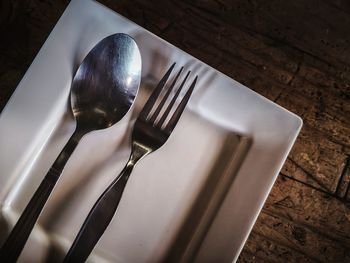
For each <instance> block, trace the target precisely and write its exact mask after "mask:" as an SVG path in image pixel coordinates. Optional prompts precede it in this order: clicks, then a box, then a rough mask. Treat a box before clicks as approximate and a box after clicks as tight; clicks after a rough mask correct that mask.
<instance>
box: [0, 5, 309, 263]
mask: <svg viewBox="0 0 350 263" xmlns="http://www.w3.org/2000/svg"><path fill="white" fill-rule="evenodd" d="M118 32H122V33H127V34H129V35H130V36H132V37H133V38H134V39H135V40H136V42H137V44H138V46H139V48H140V51H141V56H142V72H143V74H142V85H141V88H140V92H139V94H138V98H137V100H136V103H135V105H134V107H133V109H132V110H131V111H130V112H129V113H128V114H127V116H125V118H124V119H123V120H122V121H121V122H119V123H118V124H116V125H114V126H113V127H111V128H109V129H106V130H102V131H98V132H92V133H91V134H88V135H87V136H85V137H84V138H83V139H82V141H81V143H80V144H79V146H78V147H77V149H76V151H75V152H74V153H73V155H72V156H71V159H70V160H69V162H68V163H67V166H66V167H65V169H64V171H63V174H62V176H61V178H60V180H59V182H58V184H57V186H56V187H55V189H54V192H53V194H52V196H51V197H50V199H49V200H48V203H47V204H46V206H45V209H44V211H43V213H42V215H41V216H40V219H39V224H37V226H36V227H35V229H34V231H33V232H32V235H31V236H30V239H29V241H28V242H27V244H26V247H25V249H24V251H23V253H22V255H21V257H20V261H23V262H28V261H35V262H40V261H50V262H51V261H59V260H60V259H61V258H62V257H63V256H64V253H65V251H67V249H68V248H69V246H70V244H71V242H72V240H73V239H74V237H75V235H76V234H77V232H78V230H79V228H80V226H81V224H82V222H83V220H84V218H85V217H86V215H87V213H88V211H89V210H90V208H91V207H92V205H93V203H94V202H95V200H96V199H97V198H98V196H99V195H100V194H101V193H102V191H103V190H104V189H105V187H106V186H107V185H108V184H109V183H110V182H111V180H112V179H113V178H114V177H115V176H116V175H117V174H118V173H119V172H120V171H121V169H122V167H123V165H124V164H125V162H126V161H127V158H128V155H129V153H130V149H129V137H130V133H131V130H132V125H131V124H132V122H133V120H135V118H136V116H137V113H138V111H139V110H140V108H141V107H142V105H143V103H144V101H145V99H146V98H147V95H148V94H149V93H150V90H151V89H152V88H153V87H154V86H155V85H156V83H157V81H158V80H159V79H160V78H161V77H162V75H163V74H164V72H165V71H166V69H167V68H168V67H169V66H170V65H171V64H172V63H173V62H177V66H178V67H180V66H181V65H184V66H185V69H186V70H187V69H189V70H191V71H192V76H194V75H198V76H199V81H198V82H197V86H196V89H195V91H194V94H193V95H192V98H191V100H190V102H189V105H188V108H187V110H186V111H185V112H184V114H183V116H182V118H181V120H180V122H179V124H178V126H177V128H176V129H175V130H174V132H173V134H172V135H171V137H170V139H169V141H168V142H167V144H166V145H164V146H163V147H162V148H160V149H159V150H157V151H156V152H154V153H153V154H151V155H150V156H148V157H147V158H145V159H144V160H142V162H140V164H139V165H138V166H136V167H135V169H134V171H133V174H132V176H131V177H130V180H129V182H128V185H127V187H126V189H125V193H124V196H123V199H122V201H121V203H120V205H119V207H118V210H117V214H116V215H115V217H114V219H113V221H112V222H111V224H110V225H109V227H108V228H107V230H106V232H105V234H104V235H103V237H102V238H101V239H100V241H99V242H98V244H97V246H96V247H95V249H94V251H93V254H92V255H91V256H90V257H89V261H91V262H94V261H96V262H109V261H112V262H159V261H164V260H165V261H167V262H170V261H173V262H188V261H190V262H232V261H235V260H236V259H237V258H238V255H239V253H240V251H241V249H242V247H243V245H244V243H245V240H246V239H247V237H248V235H249V232H250V230H251V229H252V227H253V224H254V222H255V220H256V218H257V216H258V214H259V212H260V210H261V208H262V206H263V204H264V202H265V200H266V198H267V196H268V194H269V191H270V189H271V188H272V185H273V183H274V181H275V179H276V177H277V175H278V173H279V171H280V169H281V167H282V165H283V163H284V161H285V159H286V157H287V155H288V153H289V151H290V149H291V147H292V145H293V143H294V141H295V139H296V137H297V135H298V133H299V131H300V128H301V126H302V121H301V119H300V118H299V117H298V116H296V115H294V114H293V113H290V112H288V111H287V110H285V109H283V108H281V107H280V106H278V105H276V104H274V103H273V102H271V101H269V100H267V99H265V98H264V97H262V96H260V95H258V94H257V93H255V92H253V91H251V90H249V89H248V88H246V87H244V86H243V85H241V84H239V83H238V82H236V81H234V80H232V79H230V78H228V77H227V76H225V75H223V74H222V73H220V72H218V71H216V70H215V69H213V68H211V67H209V66H208V65H206V64H205V63H203V62H201V61H199V60H197V59H196V58H194V57H192V56H190V55H188V54H187V53H185V52H183V51H181V50H179V49H178V48H176V47H174V46H172V45H171V44H169V43H167V42H165V41H164V40H162V39H160V38H158V37H157V36H155V35H153V34H152V33H150V32H148V31H146V30H145V29H143V28H141V27H140V26H138V25H136V24H134V23H133V22H131V21H129V20H127V19H125V18H124V17H122V16H120V15H118V14H117V13H115V12H113V11H111V10H110V9H108V8H106V7H104V6H102V5H101V4H99V3H97V2H95V1H91V0H88V1H87V0H73V1H71V3H70V4H69V6H68V7H67V9H66V11H65V12H64V14H63V15H62V17H61V18H60V20H59V21H58V23H57V25H56V26H55V28H54V29H53V31H52V33H51V34H50V36H49V37H48V39H47V40H46V42H45V44H44V45H43V47H42V48H41V50H40V52H39V53H38V55H37V56H36V58H35V60H34V61H33V63H32V65H31V66H30V68H29V69H28V71H27V72H26V74H25V76H24V77H23V79H22V81H21V82H20V84H19V85H18V87H17V89H16V91H15V92H14V94H13V95H12V97H11V99H10V100H9V102H8V104H7V105H6V107H5V109H4V110H3V112H2V114H1V116H0V145H1V149H0V167H1V172H2V173H1V175H0V201H1V211H2V212H1V217H0V219H1V220H0V223H1V228H0V231H1V232H0V233H1V238H2V239H1V240H0V242H3V241H4V237H6V232H9V231H10V229H11V227H12V226H13V225H14V223H15V222H16V220H17V218H18V216H19V214H20V213H21V212H22V210H23V209H24V207H25V206H26V204H27V202H28V200H29V198H30V197H31V196H32V194H33V193H34V191H35V190H36V188H37V186H38V185H39V183H40V181H41V180H42V178H43V177H44V176H45V174H46V172H47V171H48V169H49V167H50V166H51V164H52V163H53V161H54V160H55V157H56V156H57V155H58V153H59V152H60V150H61V149H62V148H63V146H64V144H65V143H66V142H67V140H68V138H69V137H70V135H71V134H72V132H73V126H74V122H73V120H72V116H71V114H70V113H69V110H68V109H69V102H68V98H69V90H70V84H71V81H72V78H73V76H74V72H75V70H76V69H77V67H78V65H79V63H80V62H81V61H82V60H83V58H84V57H85V55H86V54H87V53H88V52H89V50H91V48H92V47H93V46H94V45H95V44H96V43H98V42H99V41H100V40H101V39H103V38H104V37H106V36H108V35H111V34H114V33H118ZM33 249H35V251H36V253H34V254H35V255H33V253H32V251H33Z"/></svg>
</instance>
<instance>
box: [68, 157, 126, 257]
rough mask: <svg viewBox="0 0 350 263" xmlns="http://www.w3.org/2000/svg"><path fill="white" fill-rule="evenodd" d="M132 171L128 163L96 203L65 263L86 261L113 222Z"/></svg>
mask: <svg viewBox="0 0 350 263" xmlns="http://www.w3.org/2000/svg"><path fill="white" fill-rule="evenodd" d="M132 169H133V164H132V163H131V162H128V163H127V165H126V166H125V167H124V169H123V170H122V171H121V173H120V174H119V175H118V177H117V178H116V179H114V181H113V182H112V183H111V184H110V185H109V186H108V188H107V189H106V190H105V191H104V192H103V194H102V195H101V196H100V197H99V199H98V200H97V201H96V203H95V204H94V206H93V207H92V209H91V210H90V212H89V215H88V216H87V218H86V219H85V221H84V224H83V225H82V227H81V228H80V230H79V233H78V235H77V236H76V238H75V240H74V242H73V244H72V246H71V247H70V249H69V251H68V253H67V255H66V257H65V258H64V262H65V263H70V262H72V263H73V262H74V263H76V262H85V261H86V259H87V258H88V256H89V255H90V253H91V251H92V250H93V249H94V247H95V245H96V243H97V242H98V240H99V239H100V237H101V236H102V235H103V233H104V232H105V230H106V228H107V226H108V225H109V223H110V222H111V220H112V218H113V216H114V214H115V211H116V210H117V207H118V204H119V202H120V199H121V197H122V195H123V192H124V188H125V185H126V183H127V181H128V179H129V176H130V174H131V171H132Z"/></svg>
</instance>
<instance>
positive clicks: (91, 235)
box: [64, 63, 198, 263]
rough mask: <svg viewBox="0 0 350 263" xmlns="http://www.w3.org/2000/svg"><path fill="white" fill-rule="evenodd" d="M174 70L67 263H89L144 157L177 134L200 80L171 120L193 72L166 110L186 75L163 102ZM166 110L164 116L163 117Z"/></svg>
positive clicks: (141, 119)
mask: <svg viewBox="0 0 350 263" xmlns="http://www.w3.org/2000/svg"><path fill="white" fill-rule="evenodd" d="M174 67H175V63H174V64H173V65H172V66H171V67H170V68H169V69H168V71H167V72H166V73H165V75H164V76H163V78H162V79H161V80H160V81H159V83H158V85H157V87H156V88H155V89H154V91H153V92H152V94H151V95H150V97H149V99H148V100H147V102H146V104H145V105H144V107H143V109H142V110H141V112H140V114H139V116H138V118H137V119H136V122H135V124H134V128H133V132H132V140H131V146H132V147H131V149H132V150H131V154H130V158H129V160H128V162H127V164H126V165H125V167H124V169H123V170H122V171H121V173H120V174H119V175H118V176H117V177H116V179H114V181H113V182H112V183H111V184H110V185H109V186H108V188H107V189H106V190H105V191H104V192H103V194H102V195H101V196H100V197H99V199H98V200H97V201H96V203H95V204H94V206H93V207H92V209H91V210H90V212H89V214H88V216H87V218H86V219H85V222H84V223H83V225H82V227H81V228H80V230H79V233H78V235H77V236H76V238H75V240H74V242H73V244H72V246H71V248H70V249H69V251H68V253H67V255H66V257H65V259H64V262H66V263H67V262H85V260H86V259H87V258H88V256H89V254H90V253H91V251H92V250H93V248H94V247H95V245H96V243H97V242H98V240H99V239H100V237H101V236H102V234H103V233H104V231H105V230H106V228H107V226H108V225H109V223H110V221H111V220H112V218H113V216H114V214H115V211H116V210H117V207H118V204H119V202H120V200H121V197H122V194H123V191H124V188H125V185H126V183H127V181H128V178H129V176H130V174H131V172H132V170H133V167H134V166H135V165H136V163H137V162H138V161H140V160H141V159H142V158H143V157H145V156H146V155H148V154H150V153H151V152H154V151H156V150H157V149H159V148H160V147H161V146H162V145H164V144H165V142H166V141H167V140H168V138H169V136H170V134H171V133H172V131H173V130H174V128H175V126H176V124H177V122H178V121H179V119H180V117H181V114H182V112H183V111H184V109H185V107H186V104H187V102H188V100H189V99H190V96H191V94H192V91H193V89H194V87H195V85H196V81H197V78H198V76H196V77H195V78H194V80H193V82H192V83H191V85H190V87H189V88H188V90H187V92H186V94H185V95H184V97H183V98H182V100H181V101H180V102H179V104H178V106H177V108H176V110H174V112H173V113H172V115H171V117H170V116H169V114H170V112H171V111H172V109H173V108H174V105H175V102H176V100H177V98H178V96H179V94H180V92H181V90H182V88H183V86H184V85H185V83H186V81H187V79H188V76H189V75H190V71H188V72H187V74H186V76H185V77H184V79H183V80H182V82H181V84H180V86H179V88H178V89H177V91H176V92H175V94H174V95H173V97H172V98H171V100H170V102H169V103H168V106H167V107H166V108H165V104H166V103H167V102H168V97H169V95H170V94H171V92H172V90H173V89H174V86H175V84H176V82H177V80H178V78H179V76H180V75H181V72H182V71H183V67H182V68H181V69H180V70H179V72H178V73H177V74H176V76H175V78H174V79H173V81H172V83H171V84H170V86H169V88H168V89H167V90H166V92H165V95H164V96H163V98H160V94H161V92H162V90H163V88H164V87H165V84H166V82H167V80H168V79H169V76H170V74H171V72H172V70H173V69H174ZM164 90H165V89H164ZM158 100H160V102H159V104H158V106H156V102H157V101H158ZM154 107H155V110H154V112H153V113H152V109H153V108H154ZM162 110H163V113H162V114H160V113H161V111H162ZM151 113H152V114H151ZM168 116H169V118H168ZM168 119H169V120H168ZM167 120H168V121H167ZM166 121H167V122H166Z"/></svg>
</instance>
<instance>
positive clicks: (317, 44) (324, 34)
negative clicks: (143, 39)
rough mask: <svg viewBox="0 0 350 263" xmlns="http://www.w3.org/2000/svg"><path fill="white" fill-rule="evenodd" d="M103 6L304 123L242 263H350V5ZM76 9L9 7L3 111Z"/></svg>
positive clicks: (322, 0) (5, 6)
mask: <svg viewBox="0 0 350 263" xmlns="http://www.w3.org/2000/svg"><path fill="white" fill-rule="evenodd" d="M100 2H101V3H103V4H105V5H107V6H108V7H110V8H112V9H114V10H115V11H117V12H119V13H120V14H122V15H124V16H125V17H127V18H129V19H131V20H132V21H134V22H136V23H137V24H139V25H141V26H143V27H144V28H146V29H148V30H149V31H151V32H153V33H155V34H157V35H159V36H160V37H162V38H164V39H165V40H167V41H169V42H170V43H172V44H174V45H176V46H177V47H179V48H181V49H183V50H184V51H186V52H188V53H190V54H192V55H193V56H195V57H197V58H199V59H200V60H202V61H204V62H205V63H207V64H209V65H211V66H213V67H215V68H217V69H218V70H220V71H222V72H223V73H225V74H227V75H228V76H230V77H232V78H234V79H236V80H237V81H239V82H241V83H243V84H245V85H246V86H248V87H249V88H251V89H253V90H255V91H256V92H258V93H260V94H262V95H263V96H265V97H267V98H269V99H271V100H273V101H275V102H277V103H278V104H280V105H281V106H283V107H285V108H287V109H289V110H291V111H293V112H295V113H297V114H298V115H300V116H301V117H302V118H303V120H304V127H303V129H302V131H301V134H300V136H299V138H298V140H297V142H296V145H295V146H294V148H293V150H292V151H291V153H290V155H289V157H288V159H287V162H286V164H285V165H284V167H283V169H282V171H281V174H280V176H279V178H278V180H277V182H276V184H275V186H274V188H273V189H272V192H271V194H270V196H269V198H268V200H267V202H266V204H265V206H264V208H263V210H262V213H261V215H260V216H259V218H258V220H257V222H256V224H255V226H254V229H253V231H252V233H251V235H250V237H249V239H248V241H247V243H246V245H245V247H244V249H243V251H242V253H241V256H240V258H239V262H350V255H349V253H350V252H349V251H350V190H349V187H350V186H349V185H350V184H349V181H350V136H349V134H350V117H349V116H350V35H349V31H350V2H349V1H346V0H336V1H333V0H310V1H303V0H296V1H279V0H271V1H263V0H249V1H247V0H231V1H225V0H182V1H175V0H164V1H147V0H134V1H128V0H120V1H114V0H101V1H100ZM67 4H68V1H67V0H58V1H55V2H52V1H49V0H41V1H39V0H21V1H20V0H13V1H10V0H2V1H1V2H0V33H1V36H2V41H0V61H1V63H0V85H1V86H0V108H1V109H2V108H3V107H4V106H5V104H6V102H7V101H8V99H9V97H10V96H11V94H12V93H13V91H14V89H15V87H16V86H17V84H18V82H19V81H20V79H21V78H22V76H23V74H24V72H25V70H26V69H27V68H28V66H29V65H30V63H31V61H32V60H33V58H34V57H35V55H36V53H37V52H38V50H39V49H40V47H41V45H42V44H43V43H44V41H45V39H46V37H47V36H48V34H49V33H50V31H51V30H52V28H53V26H54V24H55V23H56V21H57V20H58V19H59V17H60V15H61V14H62V12H63V11H64V8H65V7H66V5H67Z"/></svg>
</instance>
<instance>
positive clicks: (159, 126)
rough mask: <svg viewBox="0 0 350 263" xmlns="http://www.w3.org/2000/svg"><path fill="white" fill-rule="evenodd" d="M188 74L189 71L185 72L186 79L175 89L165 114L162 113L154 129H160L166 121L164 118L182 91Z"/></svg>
mask: <svg viewBox="0 0 350 263" xmlns="http://www.w3.org/2000/svg"><path fill="white" fill-rule="evenodd" d="M190 73H191V71H189V72H187V74H186V77H185V78H184V80H183V81H182V83H181V85H180V87H179V88H178V89H177V91H176V93H175V95H174V97H173V98H172V100H171V101H170V103H169V105H168V107H167V108H166V110H165V112H164V113H163V116H162V117H161V118H160V120H159V121H158V123H157V124H156V127H158V128H161V127H162V125H163V123H164V121H165V120H166V118H167V117H168V115H169V113H170V111H171V109H172V107H173V105H174V103H175V101H176V99H177V97H178V96H179V94H180V92H181V90H182V87H183V86H184V85H185V82H186V80H187V78H188V76H189V75H190Z"/></svg>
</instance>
